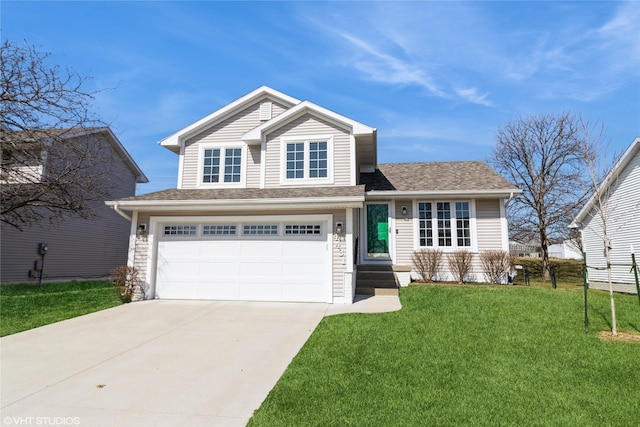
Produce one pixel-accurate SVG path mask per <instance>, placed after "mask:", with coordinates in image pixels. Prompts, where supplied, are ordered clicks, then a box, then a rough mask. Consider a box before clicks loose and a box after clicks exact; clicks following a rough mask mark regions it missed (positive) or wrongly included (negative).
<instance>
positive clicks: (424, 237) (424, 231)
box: [418, 203, 433, 246]
mask: <svg viewBox="0 0 640 427" xmlns="http://www.w3.org/2000/svg"><path fill="white" fill-rule="evenodd" d="M418 217H419V218H420V246H433V227H432V220H431V217H432V212H431V203H418Z"/></svg>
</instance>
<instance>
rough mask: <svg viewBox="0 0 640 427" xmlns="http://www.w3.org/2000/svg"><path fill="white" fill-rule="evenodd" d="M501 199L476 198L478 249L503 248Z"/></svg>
mask: <svg viewBox="0 0 640 427" xmlns="http://www.w3.org/2000/svg"><path fill="white" fill-rule="evenodd" d="M500 203H502V201H501V200H498V199H493V200H476V228H477V232H478V250H479V251H484V250H496V249H497V250H501V249H502V223H501V221H500Z"/></svg>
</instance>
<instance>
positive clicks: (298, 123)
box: [265, 114, 351, 187]
mask: <svg viewBox="0 0 640 427" xmlns="http://www.w3.org/2000/svg"><path fill="white" fill-rule="evenodd" d="M311 135H333V136H334V138H333V173H334V185H351V179H350V177H351V170H350V168H351V163H350V144H351V143H350V136H349V133H348V132H346V131H345V130H344V129H341V128H339V127H337V126H334V125H332V124H331V123H329V122H327V121H324V120H322V119H319V118H317V117H315V116H312V115H310V114H306V115H303V116H302V117H299V118H297V119H295V120H292V121H291V122H290V123H287V124H286V125H284V126H282V127H281V128H279V129H277V130H276V131H274V132H273V133H271V134H269V135H267V153H266V179H265V187H279V186H280V138H282V137H296V136H311Z"/></svg>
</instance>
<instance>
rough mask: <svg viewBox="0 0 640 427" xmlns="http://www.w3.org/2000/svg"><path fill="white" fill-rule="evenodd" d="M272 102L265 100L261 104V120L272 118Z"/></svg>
mask: <svg viewBox="0 0 640 427" xmlns="http://www.w3.org/2000/svg"><path fill="white" fill-rule="evenodd" d="M271 106H272V104H271V102H269V101H265V102H263V103H262V104H260V120H263V121H267V120H271Z"/></svg>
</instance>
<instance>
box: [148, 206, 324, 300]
mask: <svg viewBox="0 0 640 427" xmlns="http://www.w3.org/2000/svg"><path fill="white" fill-rule="evenodd" d="M318 219H319V218H318V217H304V216H301V217H295V218H286V219H284V220H278V221H274V220H273V219H272V220H264V219H263V218H261V219H255V218H253V219H243V220H241V221H237V222H236V221H233V220H232V219H229V220H227V221H221V220H220V219H216V221H202V220H201V221H198V222H183V221H181V222H175V221H172V222H166V221H165V222H163V223H161V224H160V225H159V227H158V228H157V230H158V231H157V232H158V248H157V270H156V285H155V295H156V297H157V298H180V299H216V300H247V301H305V302H331V249H330V248H331V245H330V244H328V240H327V227H328V224H329V223H330V222H329V221H327V219H326V218H322V220H318Z"/></svg>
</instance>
